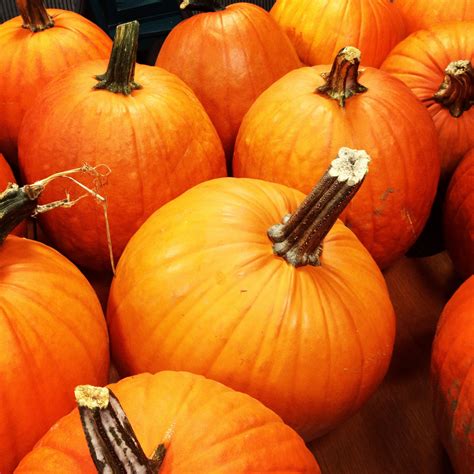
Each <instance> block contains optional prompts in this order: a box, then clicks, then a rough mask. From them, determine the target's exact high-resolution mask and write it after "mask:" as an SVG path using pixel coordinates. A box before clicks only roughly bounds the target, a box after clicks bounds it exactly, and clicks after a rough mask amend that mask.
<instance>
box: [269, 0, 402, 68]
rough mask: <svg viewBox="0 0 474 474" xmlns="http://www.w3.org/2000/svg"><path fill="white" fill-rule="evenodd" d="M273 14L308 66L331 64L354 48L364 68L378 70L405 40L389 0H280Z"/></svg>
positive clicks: (396, 12) (394, 6)
mask: <svg viewBox="0 0 474 474" xmlns="http://www.w3.org/2000/svg"><path fill="white" fill-rule="evenodd" d="M270 14H271V15H272V16H273V18H275V20H276V21H277V23H278V24H279V25H280V26H281V27H282V28H283V30H284V31H285V32H286V34H287V35H288V37H289V38H290V40H291V42H292V43H293V45H294V47H295V49H296V52H297V53H298V56H299V57H300V59H301V60H302V61H303V63H304V64H307V65H309V66H313V65H317V64H327V63H329V62H330V61H332V59H333V58H334V56H335V55H336V54H337V52H338V51H339V50H340V49H341V48H343V47H344V46H346V45H348V44H351V45H353V46H355V47H356V48H358V49H360V50H361V51H362V62H363V64H364V65H367V66H374V67H379V66H380V64H382V61H383V60H384V59H385V57H386V56H387V54H388V53H389V52H390V50H391V49H392V48H393V47H394V46H395V45H396V44H397V43H398V42H400V41H401V40H402V39H403V38H404V37H405V36H406V35H405V25H404V22H403V18H402V16H401V14H400V12H399V11H398V8H397V6H396V5H394V4H393V3H392V2H389V1H387V0H364V1H363V2H361V1H358V0H357V1H355V0H338V1H337V2H334V1H333V2H328V1H326V0H277V1H276V3H275V5H274V6H273V8H272V9H271V10H270Z"/></svg>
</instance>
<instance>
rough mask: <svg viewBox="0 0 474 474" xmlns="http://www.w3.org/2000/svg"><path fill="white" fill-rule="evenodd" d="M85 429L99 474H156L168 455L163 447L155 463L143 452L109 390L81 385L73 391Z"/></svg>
mask: <svg viewBox="0 0 474 474" xmlns="http://www.w3.org/2000/svg"><path fill="white" fill-rule="evenodd" d="M74 394H75V397H76V402H77V405H78V407H79V414H80V417H81V423H82V428H83V430H84V434H85V436H86V440H87V445H88V446H89V451H90V454H91V457H92V459H93V461H94V464H95V467H96V468H97V471H98V472H99V473H110V472H112V473H114V474H115V473H117V474H120V473H143V474H156V473H157V472H158V470H159V468H160V466H161V464H162V463H163V459H164V457H165V454H166V448H165V446H164V444H160V445H159V446H158V448H157V449H156V451H155V454H154V455H153V458H152V459H148V458H147V457H146V455H145V453H144V452H143V449H142V447H141V445H140V442H139V441H138V439H137V436H136V434H135V432H134V431H133V428H132V426H131V425H130V422H129V421H128V418H127V415H126V414H125V412H124V411H123V408H122V406H121V405H120V402H119V401H118V399H117V397H116V396H115V395H114V394H113V392H112V391H111V390H110V389H108V388H106V387H105V388H102V387H93V386H91V385H80V386H79V387H76V389H75V391H74Z"/></svg>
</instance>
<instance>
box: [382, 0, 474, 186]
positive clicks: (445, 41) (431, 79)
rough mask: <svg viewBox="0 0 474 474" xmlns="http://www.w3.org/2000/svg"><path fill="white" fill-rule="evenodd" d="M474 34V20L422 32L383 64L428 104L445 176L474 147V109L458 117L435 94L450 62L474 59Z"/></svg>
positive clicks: (414, 35) (384, 67) (413, 35)
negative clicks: (436, 134)
mask: <svg viewBox="0 0 474 474" xmlns="http://www.w3.org/2000/svg"><path fill="white" fill-rule="evenodd" d="M454 4H456V2H454ZM430 8H431V7H430ZM473 37H474V21H470V22H461V21H458V22H452V23H446V24H443V25H439V26H435V27H433V28H431V29H429V30H423V31H418V32H416V33H413V34H412V35H410V36H409V37H408V38H406V39H405V40H404V41H402V42H401V43H400V44H398V45H397V46H396V47H395V48H394V49H393V51H392V52H391V53H390V54H389V56H388V57H387V59H386V60H385V61H384V63H383V64H382V66H381V69H382V70H384V71H386V72H388V73H390V74H392V75H393V76H394V77H396V78H398V79H400V80H401V81H403V82H404V83H405V84H406V85H407V86H408V87H409V88H410V89H411V90H412V92H413V93H414V94H415V95H416V96H417V97H418V99H419V100H420V101H421V102H423V104H424V105H425V106H426V107H427V109H428V111H429V113H430V115H431V118H432V119H433V121H434V123H435V127H436V131H437V133H438V139H439V149H440V158H441V174H442V176H444V177H448V176H449V175H450V174H452V172H453V171H454V168H455V167H456V164H457V163H458V162H459V161H460V159H461V158H462V156H463V155H464V154H465V153H466V152H467V150H469V149H470V148H472V147H474V133H472V130H473V129H474V108H472V107H471V108H470V109H469V110H466V111H464V112H463V114H462V115H461V116H460V117H457V118H456V117H453V116H452V115H451V114H450V112H449V110H448V108H446V107H444V106H443V105H442V104H439V103H438V102H436V101H435V100H434V99H433V95H434V94H435V93H436V92H437V91H438V89H439V87H440V85H441V83H442V82H443V79H444V77H445V72H444V70H445V69H446V67H447V66H448V64H449V63H451V62H453V61H458V60H470V61H471V62H473V61H474V42H473V41H472V39H471V38H473Z"/></svg>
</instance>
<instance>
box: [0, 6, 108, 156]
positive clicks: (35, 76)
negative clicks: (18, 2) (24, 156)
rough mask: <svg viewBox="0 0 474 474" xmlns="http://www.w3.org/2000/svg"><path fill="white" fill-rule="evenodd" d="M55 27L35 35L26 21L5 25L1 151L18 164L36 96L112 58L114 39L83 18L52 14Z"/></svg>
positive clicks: (1, 30) (1, 33)
mask: <svg viewBox="0 0 474 474" xmlns="http://www.w3.org/2000/svg"><path fill="white" fill-rule="evenodd" d="M48 12H49V14H50V15H51V16H52V17H53V19H54V22H55V26H54V27H53V28H49V29H47V30H44V31H41V32H37V33H32V32H31V31H30V30H29V29H25V28H22V24H23V20H22V19H21V17H16V18H13V19H11V20H9V21H7V22H5V23H3V24H2V25H0V49H1V51H2V54H1V55H0V110H1V111H2V113H1V114H0V152H3V153H4V154H5V156H6V158H7V159H8V160H9V161H10V162H11V163H14V164H15V163H16V159H17V140H18V133H19V130H20V124H21V121H22V119H23V117H24V115H25V112H26V110H27V109H28V108H29V107H30V106H31V102H32V101H33V99H34V98H35V97H36V95H37V94H38V93H39V92H40V91H42V90H43V89H44V87H45V86H46V84H47V83H48V82H49V81H50V80H51V79H53V78H54V77H56V76H57V75H58V74H59V73H61V72H62V71H65V70H67V69H69V68H70V67H72V66H75V65H77V64H79V63H81V62H84V61H89V60H94V59H102V58H106V57H107V56H108V54H109V53H110V49H111V46H112V41H111V39H110V38H109V37H108V36H107V35H106V34H105V33H104V32H103V31H102V30H101V29H100V28H99V27H97V26H96V25H94V24H93V23H91V22H90V21H89V20H87V19H86V18H84V17H82V16H80V15H78V14H77V13H73V12H69V11H65V10H54V9H49V10H48Z"/></svg>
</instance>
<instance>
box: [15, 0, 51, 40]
mask: <svg viewBox="0 0 474 474" xmlns="http://www.w3.org/2000/svg"><path fill="white" fill-rule="evenodd" d="M16 6H17V8H18V11H19V12H20V15H21V17H22V18H23V28H29V29H30V30H31V31H32V32H33V33H36V32H38V31H43V30H46V29H48V28H52V27H53V26H54V21H53V19H52V18H51V17H50V16H49V15H48V12H47V11H46V8H45V6H44V3H43V0H16Z"/></svg>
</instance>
